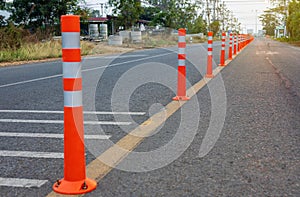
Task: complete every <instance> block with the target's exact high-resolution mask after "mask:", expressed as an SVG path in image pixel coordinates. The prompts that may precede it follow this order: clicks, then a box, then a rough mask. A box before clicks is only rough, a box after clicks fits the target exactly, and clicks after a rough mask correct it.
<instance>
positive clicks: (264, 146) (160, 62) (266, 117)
mask: <svg viewBox="0 0 300 197" xmlns="http://www.w3.org/2000/svg"><path fill="white" fill-rule="evenodd" d="M220 44H221V43H220V42H217V43H215V44H214V52H213V54H214V69H217V64H218V63H219V54H220V51H219V50H220ZM186 51H187V61H186V66H187V81H188V83H187V84H188V85H187V86H188V88H189V87H192V86H194V85H195V84H197V82H198V81H200V80H201V79H202V78H203V76H204V75H205V70H206V54H207V46H206V44H197V45H189V46H188V47H187V50H186ZM176 52H177V48H176V47H174V48H167V49H151V50H142V51H136V52H131V53H127V54H122V55H111V56H99V57H87V58H84V60H83V66H82V71H83V105H84V111H85V114H84V117H85V137H86V139H85V143H86V161H87V164H90V163H91V162H92V161H93V160H94V159H95V158H97V157H98V156H100V155H101V154H103V153H104V152H105V151H106V150H107V149H109V148H110V147H111V146H112V144H113V143H116V142H118V141H119V140H121V139H123V138H124V136H126V135H127V134H128V133H129V132H131V131H132V130H134V129H135V128H136V127H138V125H140V124H145V121H146V123H147V120H148V119H149V117H152V116H153V115H154V114H156V113H159V112H164V110H168V107H166V106H169V105H168V104H169V103H171V102H172V97H174V96H175V93H176V80H177V53H176ZM226 57H227V55H226ZM299 62H300V50H299V48H296V47H292V46H289V45H286V44H282V43H278V42H275V41H271V40H268V39H264V38H257V39H256V40H255V41H254V42H252V43H251V44H250V45H249V46H248V47H247V48H245V49H244V50H243V51H242V52H241V53H240V54H239V55H238V56H237V57H236V58H235V59H234V60H233V61H232V62H230V64H229V65H227V66H226V67H225V68H224V69H223V70H222V71H221V72H220V73H219V74H218V75H217V76H216V77H215V78H214V79H213V80H211V81H209V82H208V84H207V85H205V86H204V87H203V88H202V89H201V90H200V91H199V92H197V93H196V95H195V96H193V97H192V98H191V100H190V101H189V102H187V103H185V104H184V105H183V106H182V108H180V109H179V110H178V111H174V113H172V114H171V115H170V117H169V118H168V119H167V120H166V121H165V122H164V123H163V124H162V125H160V126H159V127H158V128H156V129H155V131H154V132H153V133H152V134H151V136H147V137H145V139H144V140H143V141H141V143H140V144H139V145H138V146H137V147H135V149H134V150H133V152H132V153H131V154H129V155H128V156H127V157H126V158H124V160H123V161H122V162H121V163H119V164H118V165H117V166H115V168H114V169H112V170H111V171H109V173H108V174H107V175H106V176H104V177H103V178H101V179H99V180H98V187H97V189H96V190H95V191H93V192H91V193H89V194H86V196H299V195H300V189H299V188H300V186H299V184H300V181H299V177H300V171H299V167H300V164H299V158H300V157H299V156H300V155H299V153H300V151H299V132H300V102H299V101H300V100H299V99H300V77H299V76H300V75H299V74H300V63H299ZM0 95H1V97H0V139H1V145H0V162H1V164H0V166H1V168H0V191H1V192H0V194H1V195H0V196H8V197H10V196H47V194H49V193H50V192H51V191H52V185H53V183H54V182H55V181H56V180H57V179H60V178H62V177H63V138H62V134H63V123H62V120H63V113H62V110H63V89H62V66H61V62H59V61H57V62H48V63H36V64H28V65H22V66H17V67H5V68H1V69H0ZM223 116H224V117H223ZM153 121H154V122H155V120H153ZM211 134H212V135H211ZM206 142H207V144H208V145H207V144H206ZM168 145H170V147H171V148H169V149H168V148H165V147H169V146H168ZM171 145H172V146H171ZM207 147H210V148H207ZM147 153H152V154H147ZM173 153H180V154H178V155H176V154H173Z"/></svg>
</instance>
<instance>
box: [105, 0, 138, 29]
mask: <svg viewBox="0 0 300 197" xmlns="http://www.w3.org/2000/svg"><path fill="white" fill-rule="evenodd" d="M108 2H109V4H110V5H111V6H113V7H114V8H113V12H114V14H117V15H118V21H119V23H122V24H123V26H124V27H125V29H128V28H131V27H132V26H133V25H135V23H136V22H137V21H138V19H139V17H140V15H141V14H142V11H143V9H142V6H141V1H140V0H109V1H108Z"/></svg>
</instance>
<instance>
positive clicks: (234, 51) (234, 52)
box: [233, 33, 237, 55]
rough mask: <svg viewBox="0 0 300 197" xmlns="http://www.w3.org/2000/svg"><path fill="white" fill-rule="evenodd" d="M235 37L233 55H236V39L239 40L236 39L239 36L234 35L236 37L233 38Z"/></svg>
mask: <svg viewBox="0 0 300 197" xmlns="http://www.w3.org/2000/svg"><path fill="white" fill-rule="evenodd" d="M233 37H234V47H233V55H236V39H237V38H236V37H237V36H236V33H234V36H233Z"/></svg>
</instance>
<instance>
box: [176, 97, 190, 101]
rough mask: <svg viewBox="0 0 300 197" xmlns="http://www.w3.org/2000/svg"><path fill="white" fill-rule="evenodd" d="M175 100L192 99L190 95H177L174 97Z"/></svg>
mask: <svg viewBox="0 0 300 197" xmlns="http://www.w3.org/2000/svg"><path fill="white" fill-rule="evenodd" d="M173 100H174V101H188V100H190V97H187V96H175V97H173Z"/></svg>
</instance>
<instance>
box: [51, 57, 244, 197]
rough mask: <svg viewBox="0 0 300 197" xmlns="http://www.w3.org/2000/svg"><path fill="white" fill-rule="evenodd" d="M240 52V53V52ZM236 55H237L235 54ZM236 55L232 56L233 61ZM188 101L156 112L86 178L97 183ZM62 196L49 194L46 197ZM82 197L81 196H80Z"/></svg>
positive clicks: (106, 154) (96, 162)
mask: <svg viewBox="0 0 300 197" xmlns="http://www.w3.org/2000/svg"><path fill="white" fill-rule="evenodd" d="M240 52H241V51H240ZM237 55H238V54H237ZM237 55H235V56H233V58H232V59H234V58H235V57H236V56H237ZM231 61H232V60H226V62H225V66H222V67H221V66H218V67H217V68H216V69H214V70H213V75H214V76H217V75H218V74H219V73H220V72H221V71H222V70H223V69H224V68H225V67H226V66H227V65H228V64H229V63H230V62H231ZM210 80H213V78H212V79H210V78H203V79H202V80H200V81H199V82H197V83H196V84H195V85H193V86H192V87H191V88H189V89H188V90H187V95H188V96H189V97H190V98H191V97H193V96H195V95H196V94H197V92H199V91H200V90H201V89H202V88H203V87H204V86H205V85H206V84H207V83H208V82H209V81H210ZM186 102H188V101H172V102H170V103H169V104H168V105H167V106H166V107H165V110H164V111H161V112H158V113H156V114H154V115H153V116H151V117H150V118H149V119H148V120H146V121H145V122H143V123H142V124H141V125H139V126H138V127H137V128H136V129H134V130H133V131H131V132H130V133H129V134H127V135H126V136H125V137H123V138H122V139H120V140H119V141H118V142H117V143H116V144H114V145H113V146H112V147H110V148H109V149H107V150H106V151H105V152H104V153H102V154H101V155H100V156H99V157H97V158H96V159H95V160H93V161H92V162H91V163H89V164H88V166H87V169H86V174H87V177H88V178H90V179H94V180H96V181H97V182H99V181H100V180H101V179H102V178H103V177H105V176H106V175H107V174H108V173H109V172H110V171H111V170H112V169H113V168H114V167H115V166H117V165H118V164H119V163H120V162H121V161H122V160H123V159H124V158H125V157H127V155H128V154H130V152H131V151H133V150H134V149H135V148H136V147H137V146H138V145H139V144H140V143H142V142H143V141H144V139H145V138H146V137H148V136H150V135H151V134H152V133H153V132H154V131H155V129H157V128H158V127H159V126H160V125H162V124H163V123H164V122H165V121H166V120H167V119H168V118H169V117H170V116H171V115H173V114H174V113H175V112H176V111H177V110H178V109H180V108H181V107H182V106H183V105H184V104H185V103H186ZM60 196H64V195H61V194H57V193H55V192H53V191H52V192H51V193H49V194H48V196H47V197H60ZM77 196H79V195H77ZM80 196H83V195H80Z"/></svg>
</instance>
